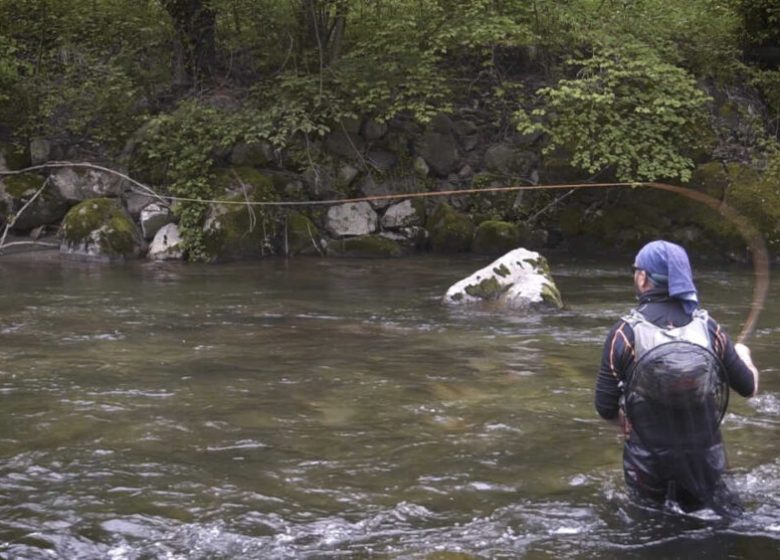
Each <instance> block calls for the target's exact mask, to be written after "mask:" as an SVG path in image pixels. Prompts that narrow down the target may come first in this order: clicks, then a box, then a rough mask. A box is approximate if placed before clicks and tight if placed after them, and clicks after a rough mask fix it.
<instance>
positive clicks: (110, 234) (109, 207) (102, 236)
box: [60, 198, 145, 261]
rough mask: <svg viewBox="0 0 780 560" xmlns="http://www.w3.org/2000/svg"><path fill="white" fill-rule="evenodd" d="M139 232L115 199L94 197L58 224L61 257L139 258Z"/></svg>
mask: <svg viewBox="0 0 780 560" xmlns="http://www.w3.org/2000/svg"><path fill="white" fill-rule="evenodd" d="M144 249H145V247H144V242H143V239H142V238H141V232H140V231H138V228H137V227H136V226H135V224H134V223H133V220H132V218H131V217H130V216H129V215H128V213H127V212H126V211H125V210H124V208H122V207H121V205H120V204H119V201H118V200H117V199H110V198H94V199H91V200H85V201H83V202H81V203H79V204H77V205H76V206H74V207H73V208H71V209H70V210H69V211H68V213H67V215H66V216H65V218H64V219H63V221H62V242H61V243H60V252H61V253H62V254H63V255H66V256H71V257H76V258H86V259H90V260H99V261H124V260H128V259H133V258H136V257H138V256H140V255H141V253H142V252H143V250H144Z"/></svg>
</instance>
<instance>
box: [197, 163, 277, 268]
mask: <svg viewBox="0 0 780 560" xmlns="http://www.w3.org/2000/svg"><path fill="white" fill-rule="evenodd" d="M215 177H216V181H217V183H216V186H217V187H218V188H217V192H220V191H222V193H223V194H221V195H219V196H217V198H219V199H222V200H226V201H235V202H244V201H247V200H248V201H249V202H261V201H274V200H277V199H278V195H277V194H276V190H275V188H274V183H273V180H272V179H271V178H270V177H268V176H266V175H263V174H262V173H259V172H258V171H256V170H255V169H252V168H249V167H237V168H232V169H222V170H218V172H217V173H216V174H215ZM275 231H276V223H275V222H274V221H273V220H272V219H271V215H270V214H269V211H268V209H267V208H265V207H263V206H250V205H246V204H215V205H213V206H211V207H210V208H209V210H208V215H207V216H206V220H205V223H204V225H203V248H202V254H201V255H198V257H197V258H202V259H203V260H205V261H207V262H223V261H229V260H237V259H245V258H251V257H262V256H265V255H269V254H273V252H274V245H273V239H274V236H275ZM190 256H191V257H192V255H190Z"/></svg>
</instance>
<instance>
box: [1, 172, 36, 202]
mask: <svg viewBox="0 0 780 560" xmlns="http://www.w3.org/2000/svg"><path fill="white" fill-rule="evenodd" d="M3 183H4V184H5V192H7V193H8V194H9V195H11V196H12V197H13V198H24V197H28V196H32V195H33V194H35V191H37V190H38V189H40V188H41V185H43V178H42V177H41V176H40V175H33V174H32V173H22V174H21V175H9V176H8V177H6V178H4V179H3Z"/></svg>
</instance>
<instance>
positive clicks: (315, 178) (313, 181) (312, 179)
mask: <svg viewBox="0 0 780 560" xmlns="http://www.w3.org/2000/svg"><path fill="white" fill-rule="evenodd" d="M301 178H302V179H303V181H304V183H305V184H306V187H307V189H308V191H309V192H310V193H311V194H312V196H314V197H315V198H319V197H321V196H326V197H328V198H330V197H332V196H336V195H337V194H340V193H337V192H336V177H335V174H334V172H333V169H331V168H330V167H326V166H323V165H317V164H314V165H313V166H311V167H309V168H308V169H306V171H304V172H303V174H302V175H301Z"/></svg>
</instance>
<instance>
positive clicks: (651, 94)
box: [0, 0, 780, 259]
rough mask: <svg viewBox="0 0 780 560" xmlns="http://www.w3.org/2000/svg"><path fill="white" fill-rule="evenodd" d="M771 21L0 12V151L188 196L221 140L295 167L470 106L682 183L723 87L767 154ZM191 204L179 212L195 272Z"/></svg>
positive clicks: (278, 7) (611, 15) (101, 3)
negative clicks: (115, 165)
mask: <svg viewBox="0 0 780 560" xmlns="http://www.w3.org/2000/svg"><path fill="white" fill-rule="evenodd" d="M778 21H780V2H778V0H760V1H754V0H735V1H732V2H727V1H724V0H691V1H689V2H677V3H669V2H666V1H664V0H638V1H635V2H627V1H625V0H606V1H604V0H571V1H568V2H559V1H557V0H501V1H496V0H472V1H469V2H465V1H460V0H423V1H420V0H384V1H382V2H376V1H373V0H288V1H286V2H279V1H277V0H133V1H130V0H71V1H69V2H57V1H55V0H0V122H2V123H4V126H2V127H0V141H3V142H14V143H16V144H18V145H19V146H29V145H30V141H31V140H32V139H33V138H36V137H45V138H48V139H54V140H56V141H57V142H59V143H60V144H62V145H67V146H69V149H70V151H69V153H72V154H79V155H81V156H88V157H91V158H97V159H103V160H108V161H127V162H128V165H129V167H130V170H131V172H132V173H133V174H135V175H137V176H139V177H141V178H143V179H144V180H146V181H148V182H150V183H151V184H152V185H153V186H155V188H157V189H159V190H160V191H161V192H164V193H168V194H172V195H176V196H182V197H186V198H188V199H193V200H195V201H197V200H206V199H210V198H213V197H214V196H215V194H216V193H217V191H218V189H219V186H218V185H217V184H216V183H217V182H215V181H214V180H213V178H214V175H215V170H216V168H218V167H219V166H220V165H223V164H224V163H225V162H224V153H225V150H226V149H227V148H228V147H229V146H231V145H234V144H235V143H237V142H244V143H247V144H258V143H265V144H267V145H269V146H270V147H271V149H276V150H282V149H286V150H289V151H290V153H294V152H295V151H296V150H297V151H298V153H299V154H301V156H300V157H298V158H293V159H295V160H296V161H297V162H298V166H299V169H296V170H297V171H302V170H303V168H305V167H307V166H312V165H314V163H315V161H314V159H316V158H317V154H316V153H314V152H313V151H312V150H311V145H312V143H313V142H314V141H315V140H317V139H319V138H322V137H324V136H325V135H327V134H328V133H329V132H331V131H334V130H342V129H343V126H344V124H343V123H345V122H348V121H349V120H350V119H354V118H356V117H359V116H368V117H371V118H372V119H373V120H374V121H375V122H378V123H384V122H387V121H390V120H392V119H395V118H403V119H406V120H408V121H413V122H417V123H423V124H424V123H427V122H429V121H430V120H431V119H432V117H433V116H434V115H436V114H437V113H440V112H447V111H449V110H451V109H452V108H453V107H457V106H470V107H474V108H477V109H479V110H480V111H482V112H483V113H484V114H486V115H487V119H488V120H489V121H490V122H492V123H493V124H494V125H495V126H496V130H497V131H498V134H511V133H512V132H514V131H516V130H519V131H520V132H522V133H527V134H532V133H543V135H542V136H541V141H542V142H543V143H544V150H545V151H546V152H548V153H550V154H552V153H553V152H554V153H555V154H561V153H563V154H566V157H567V158H568V159H569V163H570V164H571V165H573V166H574V167H576V168H579V169H581V170H584V171H585V172H587V173H589V174H592V175H596V174H602V175H612V176H614V177H617V178H619V179H621V180H625V181H638V180H662V179H667V180H670V179H672V180H678V181H682V182H685V181H687V180H688V179H689V178H690V176H691V170H692V168H693V167H694V163H695V160H696V158H697V153H699V152H701V151H702V150H704V151H707V150H709V151H711V148H712V147H711V146H710V145H704V144H706V142H702V140H707V139H708V138H709V137H711V136H712V135H713V132H712V123H711V114H712V112H711V111H710V109H711V108H712V105H713V103H715V99H714V97H715V95H714V92H715V91H729V88H730V87H731V86H732V85H734V84H741V83H743V82H748V83H750V84H752V85H753V86H754V87H755V88H756V89H755V91H756V95H758V96H761V98H762V99H763V102H764V103H765V106H766V107H767V111H768V113H767V114H766V115H764V116H763V117H764V118H762V120H761V124H760V125H759V126H758V128H759V131H758V133H757V134H755V135H754V137H753V138H752V141H751V143H750V145H749V146H748V148H749V149H747V150H742V151H741V152H740V157H742V158H743V159H746V160H750V159H751V158H752V159H755V160H756V161H763V162H769V161H776V160H777V157H776V156H773V154H775V153H776V143H777V142H776V141H777V135H778V129H780V97H778V91H780V87H778V85H779V84H780V71H778V70H777V67H778V65H777V62H773V61H772V60H771V56H769V55H767V53H771V52H773V51H771V49H772V48H775V49H776V48H778V43H779V42H780V32H779V31H778V29H780V25H778ZM698 147H700V148H701V149H699V150H697V148H698ZM123 158H127V159H126V160H125V159H123ZM773 158H774V159H773ZM746 162H747V161H746ZM746 162H743V163H746ZM767 166H769V167H767ZM764 167H765V168H769V169H771V172H773V173H777V171H776V167H777V165H776V164H774V167H772V166H770V165H769V164H766V163H765V164H764ZM205 208H206V206H205V205H204V204H201V203H198V202H187V203H184V204H181V205H180V206H178V207H177V212H178V213H179V218H180V227H181V230H182V234H183V236H184V240H185V244H186V247H187V251H188V254H189V255H190V258H192V259H201V258H205V257H204V255H205V253H204V251H205V247H204V239H203V235H202V225H203V221H204V219H205V217H206V210H205Z"/></svg>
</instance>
